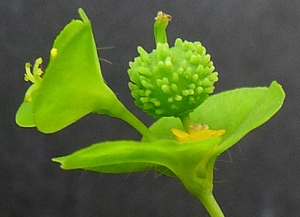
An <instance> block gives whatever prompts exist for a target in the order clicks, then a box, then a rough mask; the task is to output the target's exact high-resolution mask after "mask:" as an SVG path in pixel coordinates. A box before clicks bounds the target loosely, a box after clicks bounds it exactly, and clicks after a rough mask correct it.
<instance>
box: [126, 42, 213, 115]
mask: <svg viewBox="0 0 300 217" xmlns="http://www.w3.org/2000/svg"><path fill="white" fill-rule="evenodd" d="M138 52H139V54H140V56H138V57H136V58H135V59H134V61H133V62H130V63H129V66H130V69H129V70H128V74H129V77H130V80H131V82H129V88H130V90H131V94H132V96H133V97H134V99H135V101H134V102H135V104H136V105H137V106H139V107H140V108H142V110H143V111H145V112H146V113H148V114H149V115H151V116H153V117H155V118H159V117H164V116H175V117H182V116H185V115H187V114H188V113H190V112H191V111H193V110H194V109H195V108H196V107H198V106H199V105H200V104H201V103H202V102H203V101H204V100H205V99H206V98H207V97H208V95H209V94H210V93H212V92H213V91H214V82H216V81H217V80H218V73H217V72H214V69H215V68H214V66H213V62H212V61H211V60H210V55H209V54H206V49H205V47H203V46H202V45H201V43H200V42H188V41H184V42H183V41H182V40H181V39H177V40H176V42H175V45H174V47H171V48H169V45H168V43H157V46H156V49H154V50H153V51H152V53H150V54H148V53H147V52H146V51H145V50H144V49H143V48H142V47H138Z"/></svg>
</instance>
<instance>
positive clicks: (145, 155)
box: [16, 9, 285, 217]
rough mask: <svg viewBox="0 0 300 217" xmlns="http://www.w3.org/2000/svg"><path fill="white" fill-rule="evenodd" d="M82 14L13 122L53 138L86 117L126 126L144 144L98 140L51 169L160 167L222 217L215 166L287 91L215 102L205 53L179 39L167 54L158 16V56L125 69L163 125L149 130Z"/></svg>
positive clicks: (234, 93)
mask: <svg viewBox="0 0 300 217" xmlns="http://www.w3.org/2000/svg"><path fill="white" fill-rule="evenodd" d="M79 14H80V17H81V19H82V20H73V21H71V22H70V23H69V24H68V25H67V26H66V27H65V28H64V30H63V31H62V32H61V33H60V34H59V35H58V36H57V38H56V39H55V41H54V44H53V48H52V49H51V51H50V61H49V65H48V66H47V68H46V70H45V73H44V75H43V77H42V74H43V71H42V69H41V68H40V65H41V64H42V59H41V58H38V59H37V60H36V62H35V64H34V66H33V69H32V71H31V66H30V64H29V63H26V65H25V69H26V74H25V80H26V81H31V82H32V83H33V85H32V86H30V88H29V89H28V91H27V92H26V94H25V99H24V102H23V103H22V104H21V106H20V108H19V110H18V112H17V114H16V122H17V124H18V125H20V126H22V127H37V129H38V130H39V131H41V132H43V133H53V132H56V131H59V130H61V129H63V128H65V127H67V126H68V125H70V124H72V123H74V122H76V121H77V120H78V119H80V118H81V117H83V116H85V115H87V114H89V113H97V114H107V115H110V116H112V117H116V118H120V119H122V120H124V121H126V122H127V123H129V124H130V125H132V126H133V127H134V128H135V129H136V130H137V131H138V132H140V133H141V135H142V136H143V138H142V141H140V142H139V141H130V140H123V141H107V142H100V143H97V144H93V145H91V146H90V147H87V148H84V149H82V150H79V151H77V152H75V153H73V154H70V155H68V156H63V157H56V158H53V161H54V162H58V163H60V164H61V167H62V168H63V169H66V170H74V169H84V170H91V171H96V172H101V173H128V172H130V173H131V172H138V171H144V170H151V169H153V170H156V171H159V172H160V173H162V174H165V175H167V176H171V177H177V178H178V179H180V181H181V182H182V184H183V185H184V186H185V188H186V189H187V190H188V191H189V192H190V193H191V194H192V195H194V196H196V197H197V198H198V199H199V200H200V201H201V202H202V204H203V205H204V207H205V208H206V209H207V211H208V212H209V213H210V215H211V216H216V217H218V216H224V215H223V213H222V211H221V209H220V207H219V205H218V204H217V202H216V200H215V199H214V197H213V168H214V163H215V161H216V158H217V157H218V156H219V155H220V154H221V153H223V152H224V151H226V150H228V149H229V148H230V147H231V146H233V145H234V144H235V143H236V142H238V141H239V140H240V139H241V138H242V137H244V136H245V135H246V134H247V133H249V132H250V131H251V130H253V129H255V128H257V127H258V126H260V125H261V124H263V123H264V122H266V121H267V120H268V119H269V118H271V117H272V116H273V115H274V114H275V113H276V112H277V111H278V110H279V109H280V107H281V106H282V103H283V101H284V97H285V93H284V91H283V89H282V88H281V86H280V85H279V84H278V83H277V82H276V81H273V82H272V83H271V85H270V86H269V87H255V88H240V89H235V90H230V91H225V92H222V93H219V94H215V95H213V96H209V94H211V93H212V92H213V90H214V83H215V82H216V81H217V80H218V78H217V75H218V73H217V72H214V67H213V63H212V61H211V60H210V56H209V55H208V54H206V49H205V48H204V47H203V46H202V45H201V43H200V42H193V43H192V42H187V41H182V40H181V39H177V40H176V42H175V46H174V47H171V48H170V46H169V44H168V43H167V36H166V31H165V30H166V27H167V25H168V22H169V20H170V19H171V17H170V16H169V15H166V14H164V13H162V12H159V13H158V16H157V18H156V21H155V24H154V35H155V41H156V49H154V50H153V51H152V52H151V53H147V52H146V51H145V50H144V49H143V48H142V47H138V52H139V54H140V56H139V57H137V58H135V60H134V61H133V62H130V69H129V70H128V73H129V76H130V79H131V82H130V83H129V88H130V90H131V94H132V96H133V97H134V99H135V103H136V105H137V106H139V107H141V108H142V109H143V110H144V111H145V112H147V113H148V114H150V115H152V116H153V117H155V118H159V120H157V121H156V122H155V123H154V124H153V125H152V126H151V127H150V128H148V127H146V126H145V125H144V124H143V123H142V122H141V121H140V120H139V119H138V118H136V117H135V116H134V115H133V114H132V113H131V112H130V111H129V110H128V109H127V108H126V107H125V106H124V105H123V104H122V103H121V102H120V101H119V100H118V98H117V97H116V95H115V94H114V92H113V91H112V90H111V89H110V88H109V87H108V86H107V85H106V83H105V81H104V79H103V77H102V74H101V68H100V63H99V61H98V55H97V49H96V44H95V41H94V38H93V34H92V28H91V23H90V21H89V19H88V18H87V16H86V14H85V13H84V11H83V10H82V9H79ZM201 124H202V125H201ZM204 124H205V125H204Z"/></svg>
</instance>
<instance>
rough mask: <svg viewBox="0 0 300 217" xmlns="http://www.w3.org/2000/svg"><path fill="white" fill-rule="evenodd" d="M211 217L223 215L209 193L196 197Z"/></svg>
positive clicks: (221, 216)
mask: <svg viewBox="0 0 300 217" xmlns="http://www.w3.org/2000/svg"><path fill="white" fill-rule="evenodd" d="M197 197H198V199H199V200H200V202H201V203H202V204H203V206H204V207H205V209H206V210H207V212H208V213H209V214H210V216H211V217H224V214H223V212H222V210H221V208H220V206H219V204H218V203H217V201H216V199H215V198H214V196H213V194H212V192H211V191H207V192H202V194H201V195H199V196H197Z"/></svg>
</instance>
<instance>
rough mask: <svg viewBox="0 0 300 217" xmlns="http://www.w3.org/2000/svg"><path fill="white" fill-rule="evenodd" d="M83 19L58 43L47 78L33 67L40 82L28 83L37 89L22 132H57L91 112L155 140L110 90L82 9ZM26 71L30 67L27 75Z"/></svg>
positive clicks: (25, 107) (20, 115) (25, 108)
mask: <svg viewBox="0 0 300 217" xmlns="http://www.w3.org/2000/svg"><path fill="white" fill-rule="evenodd" d="M79 14H80V16H81V18H82V21H81V20H73V21H72V22H70V23H69V24H68V25H67V26H66V27H65V28H64V29H63V31H62V32H61V33H60V34H59V35H58V36H57V38H56V39H55V41H54V44H53V48H52V50H51V58H50V61H49V65H48V67H47V68H46V71H45V75H44V76H43V78H40V77H38V75H39V76H40V75H41V73H38V72H39V71H40V69H39V68H38V66H39V64H40V63H41V62H40V61H38V64H35V67H34V69H33V75H34V76H35V77H37V79H38V81H39V82H38V85H37V84H36V83H35V82H34V81H35V80H36V79H35V80H33V79H31V80H30V81H32V82H34V84H33V85H32V86H31V87H30V88H29V90H28V91H27V93H26V96H25V100H24V102H23V103H22V105H21V106H20V108H19V110H18V112H17V115H16V122H17V123H18V125H20V126H23V127H34V126H36V127H37V128H38V129H39V130H40V131H41V132H44V133H53V132H56V131H58V130H61V129H63V128H64V127H66V126H68V125H70V124H72V123H73V122H75V121H77V120H78V119H80V118H81V117H83V116H85V115H87V114H89V113H98V114H108V115H110V116H113V117H118V118H120V119H123V120H124V121H126V122H128V123H129V124H131V125H132V126H133V127H135V128H136V129H137V130H138V131H139V132H141V133H142V134H143V135H145V134H146V136H147V137H149V139H150V140H153V138H154V136H153V135H152V134H151V132H150V131H149V130H148V129H147V127H146V126H144V125H143V124H142V123H141V122H140V121H139V120H138V119H137V118H136V117H135V116H134V115H133V114H132V113H131V112H129V111H128V110H127V109H126V108H125V107H124V105H123V104H122V103H121V102H120V101H119V100H118V99H117V97H116V95H115V94H114V92H113V91H112V90H111V89H110V88H109V87H108V86H107V85H106V83H105V81H104V79H103V77H102V74H101V68H100V63H99V58H98V55H97V48H96V44H95V41H94V37H93V33H92V27H91V23H90V21H89V19H88V18H87V16H86V15H85V13H84V12H83V10H82V9H79ZM28 67H29V64H28V63H27V64H26V72H27V71H28V70H29V69H28ZM35 72H36V73H35ZM27 74H29V75H30V73H27ZM27 77H28V76H27ZM27 77H25V79H26V78H27ZM26 80H29V79H26ZM28 99H30V100H28Z"/></svg>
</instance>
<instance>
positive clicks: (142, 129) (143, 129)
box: [119, 106, 157, 141]
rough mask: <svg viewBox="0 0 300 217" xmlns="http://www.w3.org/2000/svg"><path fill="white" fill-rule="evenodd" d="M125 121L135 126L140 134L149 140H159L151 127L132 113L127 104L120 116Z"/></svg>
mask: <svg viewBox="0 0 300 217" xmlns="http://www.w3.org/2000/svg"><path fill="white" fill-rule="evenodd" d="M119 118H121V119H122V120H123V121H126V122H127V123H128V124H130V125H131V126H132V127H134V128H135V129H136V130H137V131H138V132H139V133H140V134H142V135H143V136H144V137H146V138H147V139H148V140H149V141H155V140H157V138H156V136H155V135H154V134H153V133H152V132H151V131H150V130H149V128H148V127H147V126H146V125H145V124H144V123H143V122H141V120H140V119H138V118H137V117H136V116H135V115H134V114H132V113H131V112H130V111H129V110H128V109H127V108H126V107H125V106H124V109H123V114H122V116H120V117H119Z"/></svg>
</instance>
